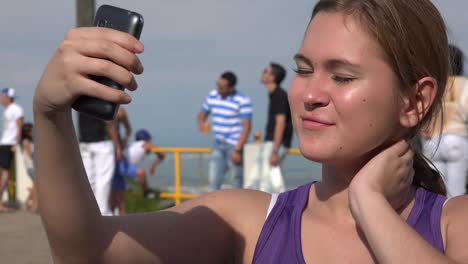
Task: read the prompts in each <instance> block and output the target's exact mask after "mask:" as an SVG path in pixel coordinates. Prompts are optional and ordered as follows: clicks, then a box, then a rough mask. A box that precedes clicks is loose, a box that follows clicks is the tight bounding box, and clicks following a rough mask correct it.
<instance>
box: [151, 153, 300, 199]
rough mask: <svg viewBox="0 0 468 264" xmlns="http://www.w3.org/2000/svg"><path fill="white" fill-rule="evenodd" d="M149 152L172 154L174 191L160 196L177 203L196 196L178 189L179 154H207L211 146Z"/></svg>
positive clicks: (179, 178) (179, 175)
mask: <svg viewBox="0 0 468 264" xmlns="http://www.w3.org/2000/svg"><path fill="white" fill-rule="evenodd" d="M151 152H154V153H173V154H174V189H175V190H174V192H173V193H167V192H164V193H161V194H160V197H161V198H166V199H174V201H175V204H176V205H179V204H180V203H181V200H182V199H191V198H194V197H196V196H197V195H196V194H189V193H182V192H181V190H180V185H181V174H180V155H181V154H188V153H191V154H193V153H198V154H207V153H211V148H153V149H151ZM288 153H289V154H292V155H299V154H300V152H299V150H298V149H289V150H288Z"/></svg>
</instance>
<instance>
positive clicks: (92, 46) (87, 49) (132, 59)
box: [69, 39, 143, 74]
mask: <svg viewBox="0 0 468 264" xmlns="http://www.w3.org/2000/svg"><path fill="white" fill-rule="evenodd" d="M69 45H70V46H72V47H71V48H72V49H74V50H75V51H76V52H78V53H80V54H82V55H83V56H87V57H92V58H101V59H108V60H110V61H112V62H114V63H116V64H118V65H121V66H122V67H125V68H126V69H127V70H128V71H131V72H133V73H135V74H140V73H142V72H143V65H142V64H141V62H140V59H138V56H136V55H135V53H133V52H131V51H129V50H127V49H125V48H122V47H121V46H119V45H118V44H116V43H115V42H112V41H109V40H104V39H94V40H92V41H90V40H85V39H80V40H75V41H70V44H69Z"/></svg>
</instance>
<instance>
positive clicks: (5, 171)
mask: <svg viewBox="0 0 468 264" xmlns="http://www.w3.org/2000/svg"><path fill="white" fill-rule="evenodd" d="M14 100H15V89H13V88H4V89H2V91H1V92H0V104H2V105H3V106H4V107H5V110H4V111H3V133H2V137H1V138H0V169H1V170H0V171H1V174H0V195H2V194H3V191H4V190H5V187H6V185H7V183H8V178H9V177H10V168H11V163H12V161H13V148H14V147H15V146H16V145H17V144H19V143H20V137H21V129H22V127H23V108H21V106H19V105H18V104H17V103H15V102H14ZM11 211H14V210H13V209H12V208H8V207H6V206H5V205H4V204H3V201H2V200H1V199H0V213H3V212H11Z"/></svg>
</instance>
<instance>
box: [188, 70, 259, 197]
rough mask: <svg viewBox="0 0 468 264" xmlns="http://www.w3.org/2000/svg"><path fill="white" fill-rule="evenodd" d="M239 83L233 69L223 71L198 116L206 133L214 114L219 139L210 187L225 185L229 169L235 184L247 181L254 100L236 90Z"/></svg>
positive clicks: (235, 185) (216, 134) (213, 188)
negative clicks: (246, 154) (246, 160)
mask: <svg viewBox="0 0 468 264" xmlns="http://www.w3.org/2000/svg"><path fill="white" fill-rule="evenodd" d="M236 84H237V77H236V75H235V74H234V73H233V72H230V71H226V72H224V73H223V74H221V76H220V77H219V79H218V81H217V89H216V90H212V91H211V92H210V93H209V95H208V96H207V97H206V99H205V101H204V103H203V106H202V110H201V111H200V112H199V114H198V118H197V121H198V128H199V130H200V132H202V133H206V120H207V118H208V116H209V115H210V114H211V115H212V119H211V121H212V131H213V133H214V135H215V140H214V144H213V150H212V153H211V160H210V165H209V172H208V177H209V181H210V187H209V188H210V191H213V190H218V189H220V188H221V186H222V184H223V182H224V177H225V173H226V172H227V171H229V172H230V174H231V178H232V179H233V181H234V187H235V188H242V187H243V184H244V178H243V171H242V170H243V167H242V151H243V148H244V144H245V143H246V142H247V139H248V136H249V133H250V130H251V127H252V121H251V120H252V102H251V100H250V98H249V97H248V96H246V95H245V94H243V93H241V92H239V91H237V90H236Z"/></svg>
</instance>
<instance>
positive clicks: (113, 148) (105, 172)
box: [78, 113, 121, 215]
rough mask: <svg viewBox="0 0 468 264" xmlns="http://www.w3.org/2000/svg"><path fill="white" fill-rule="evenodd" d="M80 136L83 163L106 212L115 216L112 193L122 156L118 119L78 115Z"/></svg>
mask: <svg viewBox="0 0 468 264" xmlns="http://www.w3.org/2000/svg"><path fill="white" fill-rule="evenodd" d="M78 135H79V140H80V152H81V157H82V159H83V164H84V167H85V170H86V174H87V175H88V180H89V183H90V184H91V188H92V190H93V192H94V196H95V197H96V201H97V203H98V205H99V209H100V211H101V214H102V215H112V211H111V207H110V192H111V187H112V177H113V175H114V169H115V160H116V159H117V160H119V159H120V156H121V147H120V142H119V139H118V136H117V129H116V124H115V121H108V122H105V121H103V120H100V119H97V118H94V117H92V116H89V115H87V114H83V113H79V114H78Z"/></svg>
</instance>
